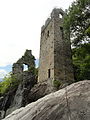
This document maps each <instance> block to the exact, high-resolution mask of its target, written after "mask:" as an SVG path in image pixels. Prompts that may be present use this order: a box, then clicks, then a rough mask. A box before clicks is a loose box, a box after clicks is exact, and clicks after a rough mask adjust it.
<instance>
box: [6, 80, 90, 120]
mask: <svg viewBox="0 0 90 120" xmlns="http://www.w3.org/2000/svg"><path fill="white" fill-rule="evenodd" d="M4 120H90V81H89V80H88V81H87V80H86V81H80V82H77V83H74V84H71V85H70V86H67V87H65V88H63V89H61V90H59V91H57V92H54V93H51V94H49V95H47V96H45V97H43V98H41V99H39V100H37V101H36V102H33V103H31V104H29V105H27V106H26V107H22V108H20V109H17V110H16V111H14V112H13V113H12V114H10V115H8V116H7V117H6V118H5V119H4Z"/></svg>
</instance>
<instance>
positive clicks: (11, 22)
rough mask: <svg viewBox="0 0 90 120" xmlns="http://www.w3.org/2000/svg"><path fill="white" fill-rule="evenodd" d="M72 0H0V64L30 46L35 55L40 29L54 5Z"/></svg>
mask: <svg viewBox="0 0 90 120" xmlns="http://www.w3.org/2000/svg"><path fill="white" fill-rule="evenodd" d="M72 1H73V0H0V66H6V65H8V64H12V63H14V62H16V61H17V60H18V59H19V58H20V57H21V56H22V55H23V54H24V52H25V50H26V49H31V50H32V52H33V54H34V55H35V57H36V58H39V46H40V45H39V43H40V30H41V26H42V25H43V24H44V22H45V20H46V19H47V18H48V16H49V15H50V13H51V11H52V9H53V8H54V7H61V8H63V9H67V8H68V7H69V5H70V4H71V2H72Z"/></svg>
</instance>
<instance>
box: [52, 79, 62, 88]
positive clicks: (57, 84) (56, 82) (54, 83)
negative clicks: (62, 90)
mask: <svg viewBox="0 0 90 120" xmlns="http://www.w3.org/2000/svg"><path fill="white" fill-rule="evenodd" d="M53 85H54V87H56V88H59V86H60V85H61V83H60V81H59V80H54V81H53Z"/></svg>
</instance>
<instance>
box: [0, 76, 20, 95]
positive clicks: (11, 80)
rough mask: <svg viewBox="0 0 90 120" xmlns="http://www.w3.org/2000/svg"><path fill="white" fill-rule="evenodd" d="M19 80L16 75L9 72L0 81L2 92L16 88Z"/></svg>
mask: <svg viewBox="0 0 90 120" xmlns="http://www.w3.org/2000/svg"><path fill="white" fill-rule="evenodd" d="M19 82H20V81H18V79H17V76H16V75H12V74H9V75H8V76H6V77H5V78H4V79H3V81H2V82H1V83H0V94H4V93H6V92H8V91H9V90H10V88H16V87H17V86H18V84H19Z"/></svg>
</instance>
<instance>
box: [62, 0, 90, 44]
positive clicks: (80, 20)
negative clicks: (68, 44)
mask: <svg viewBox="0 0 90 120" xmlns="http://www.w3.org/2000/svg"><path fill="white" fill-rule="evenodd" d="M66 14H67V15H66V16H65V19H64V28H65V31H66V33H67V32H68V33H69V34H70V37H71V38H72V44H73V45H74V46H78V45H80V44H82V42H84V43H85V42H88V41H89V42H90V0H76V1H75V2H73V3H72V5H71V7H69V9H68V10H67V12H66Z"/></svg>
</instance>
